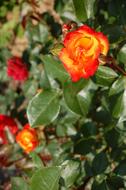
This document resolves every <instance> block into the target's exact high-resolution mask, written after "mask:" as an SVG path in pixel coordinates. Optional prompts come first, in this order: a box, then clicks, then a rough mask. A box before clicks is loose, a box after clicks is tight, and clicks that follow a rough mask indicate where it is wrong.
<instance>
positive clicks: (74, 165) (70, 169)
mask: <svg viewBox="0 0 126 190" xmlns="http://www.w3.org/2000/svg"><path fill="white" fill-rule="evenodd" d="M62 166H63V169H62V171H61V177H63V179H64V180H65V186H66V187H67V188H68V187H70V186H72V185H73V184H74V182H75V180H76V179H77V176H78V175H79V172H80V171H79V166H80V163H79V162H78V161H74V160H66V161H65V162H64V163H63V164H62Z"/></svg>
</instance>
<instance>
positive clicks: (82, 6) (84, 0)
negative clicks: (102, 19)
mask: <svg viewBox="0 0 126 190" xmlns="http://www.w3.org/2000/svg"><path fill="white" fill-rule="evenodd" d="M94 3H95V0H73V4H74V9H75V13H76V16H77V18H78V19H79V20H80V21H86V20H87V19H89V18H93V17H94Z"/></svg>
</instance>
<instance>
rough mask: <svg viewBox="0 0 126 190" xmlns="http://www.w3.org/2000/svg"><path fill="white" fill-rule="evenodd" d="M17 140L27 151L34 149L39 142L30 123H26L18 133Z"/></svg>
mask: <svg viewBox="0 0 126 190" xmlns="http://www.w3.org/2000/svg"><path fill="white" fill-rule="evenodd" d="M16 141H17V143H18V144H19V145H20V146H21V147H22V148H23V149H24V151H25V152H26V153H30V152H31V151H32V150H34V149H35V148H36V146H37V145H38V143H39V142H38V136H37V133H36V131H35V129H32V128H31V127H30V126H29V124H26V125H25V126H24V128H23V130H22V131H20V132H19V133H18V134H17V136H16Z"/></svg>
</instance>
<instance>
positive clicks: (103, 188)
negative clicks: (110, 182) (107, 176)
mask: <svg viewBox="0 0 126 190" xmlns="http://www.w3.org/2000/svg"><path fill="white" fill-rule="evenodd" d="M91 190H108V187H107V183H106V181H103V182H102V183H98V182H97V181H94V182H93V184H92V188H91Z"/></svg>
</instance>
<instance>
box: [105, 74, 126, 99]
mask: <svg viewBox="0 0 126 190" xmlns="http://www.w3.org/2000/svg"><path fill="white" fill-rule="evenodd" d="M125 82H126V81H125V77H120V78H119V79H117V80H116V81H115V82H114V83H113V84H112V86H111V88H110V90H109V96H112V95H115V94H118V93H120V92H121V91H123V90H124V83H125Z"/></svg>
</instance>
